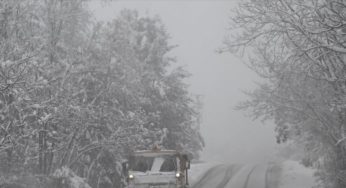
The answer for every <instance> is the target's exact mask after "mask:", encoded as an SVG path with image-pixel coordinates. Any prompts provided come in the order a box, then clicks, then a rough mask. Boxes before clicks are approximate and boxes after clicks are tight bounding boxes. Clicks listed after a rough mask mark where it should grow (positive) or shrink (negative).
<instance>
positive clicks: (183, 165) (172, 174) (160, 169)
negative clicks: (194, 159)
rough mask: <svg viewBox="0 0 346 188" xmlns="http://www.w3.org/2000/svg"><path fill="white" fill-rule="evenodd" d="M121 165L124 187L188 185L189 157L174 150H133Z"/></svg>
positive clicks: (153, 187)
mask: <svg viewBox="0 0 346 188" xmlns="http://www.w3.org/2000/svg"><path fill="white" fill-rule="evenodd" d="M122 167H123V173H124V176H125V177H126V182H127V185H126V188H188V187H189V179H188V169H190V160H189V157H188V155H187V154H184V153H181V152H178V151H176V150H160V149H158V148H154V149H152V150H144V151H135V152H133V153H132V154H131V155H130V156H129V158H128V160H127V161H126V162H124V163H123V164H122Z"/></svg>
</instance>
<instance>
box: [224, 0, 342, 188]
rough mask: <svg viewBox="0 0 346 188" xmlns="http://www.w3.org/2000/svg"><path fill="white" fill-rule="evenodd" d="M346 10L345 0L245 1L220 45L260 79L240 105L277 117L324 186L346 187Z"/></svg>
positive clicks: (280, 138) (281, 136) (282, 132)
mask: <svg viewBox="0 0 346 188" xmlns="http://www.w3.org/2000/svg"><path fill="white" fill-rule="evenodd" d="M345 12H346V1H343V0H305V1H299V0H287V1H284V0H258V1H255V0H247V1H244V2H241V3H240V4H239V6H238V8H237V10H235V12H234V14H235V15H234V17H233V19H232V24H231V30H230V36H229V37H228V38H227V40H226V41H225V46H224V48H223V49H222V51H229V52H232V53H235V54H239V55H244V56H246V57H248V61H247V62H248V66H249V67H250V68H252V69H253V70H254V71H255V72H256V73H257V74H258V75H259V76H260V77H261V78H262V81H261V82H260V83H258V87H257V89H255V90H254V91H252V92H248V93H247V94H248V95H249V100H248V101H245V102H243V103H241V104H240V105H239V108H240V109H246V110H249V111H250V112H251V114H252V115H253V117H254V118H260V119H263V120H272V121H274V122H275V124H276V132H277V142H278V143H284V142H289V143H290V144H292V143H293V144H294V145H296V146H295V147H296V148H300V150H302V151H304V152H303V153H304V156H302V158H301V161H302V162H303V164H305V165H306V166H312V167H314V168H316V169H317V173H316V175H317V176H318V177H319V180H320V185H321V187H324V188H344V187H346V82H345V81H346V37H345V36H346V14H345ZM248 50H249V51H248ZM244 52H245V53H244Z"/></svg>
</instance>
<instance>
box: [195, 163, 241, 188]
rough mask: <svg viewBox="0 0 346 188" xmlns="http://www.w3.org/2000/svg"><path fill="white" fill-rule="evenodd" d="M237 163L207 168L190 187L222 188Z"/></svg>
mask: <svg viewBox="0 0 346 188" xmlns="http://www.w3.org/2000/svg"><path fill="white" fill-rule="evenodd" d="M238 169H239V166H237V165H218V166H215V167H213V168H211V169H210V170H208V171H207V172H206V173H205V174H204V175H203V177H202V178H201V179H200V181H199V182H197V183H196V184H195V185H193V186H192V188H224V187H225V185H226V184H227V183H228V181H229V180H230V179H231V178H232V176H233V175H234V173H235V172H236V171H237V170H238Z"/></svg>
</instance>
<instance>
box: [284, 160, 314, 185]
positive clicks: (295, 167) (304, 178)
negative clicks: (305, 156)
mask: <svg viewBox="0 0 346 188" xmlns="http://www.w3.org/2000/svg"><path fill="white" fill-rule="evenodd" d="M313 174H314V170H313V169H310V168H306V167H304V166H303V165H301V164H299V162H296V161H285V162H283V164H282V176H281V181H280V184H279V188H311V187H313V186H314V185H315V182H316V178H315V177H314V175H313Z"/></svg>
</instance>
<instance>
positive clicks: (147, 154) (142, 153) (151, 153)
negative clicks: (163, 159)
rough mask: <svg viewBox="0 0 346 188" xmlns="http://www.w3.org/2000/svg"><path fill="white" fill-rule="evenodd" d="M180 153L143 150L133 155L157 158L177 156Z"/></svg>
mask: <svg viewBox="0 0 346 188" xmlns="http://www.w3.org/2000/svg"><path fill="white" fill-rule="evenodd" d="M177 154H180V152H178V151H176V150H141V151H135V152H134V153H133V155H135V156H145V157H155V156H160V155H177Z"/></svg>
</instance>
